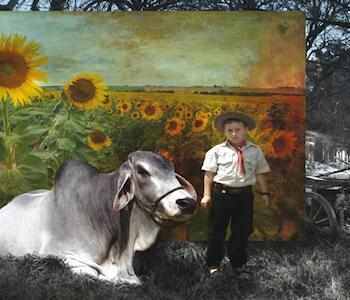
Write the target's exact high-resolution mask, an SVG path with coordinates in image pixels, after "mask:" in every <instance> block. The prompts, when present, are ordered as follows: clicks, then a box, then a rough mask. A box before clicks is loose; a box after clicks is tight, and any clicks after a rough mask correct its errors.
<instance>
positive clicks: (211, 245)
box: [201, 112, 270, 274]
mask: <svg viewBox="0 0 350 300" xmlns="http://www.w3.org/2000/svg"><path fill="white" fill-rule="evenodd" d="M215 126H216V127H217V128H218V129H219V130H221V131H223V132H224V134H225V136H226V141H225V142H224V143H222V144H219V145H216V146H214V147H213V148H211V149H210V150H209V151H207V152H206V154H205V159H204V162H203V166H202V170H204V171H206V172H205V175H204V196H203V198H202V200H201V205H202V207H205V208H206V207H209V206H210V210H209V222H208V223H209V226H208V249H207V257H206V262H207V265H208V269H209V273H210V274H212V273H214V272H218V271H220V263H221V261H222V259H223V257H224V242H225V235H226V228H227V226H228V223H229V221H230V219H231V237H230V240H229V241H228V256H229V258H230V262H231V266H232V269H233V272H234V273H235V274H240V273H243V272H246V273H247V272H248V271H247V270H246V268H245V264H246V262H247V259H248V256H247V245H248V237H249V235H250V234H251V233H252V231H253V200H254V195H253V192H252V185H253V184H255V182H256V181H257V182H258V183H259V185H260V188H261V195H262V200H263V201H264V205H265V207H267V206H268V204H269V197H270V193H269V192H268V190H267V185H266V181H265V176H264V175H263V173H267V172H269V171H270V167H269V165H268V164H267V162H266V160H265V157H264V154H263V153H262V151H261V149H260V148H259V147H258V146H257V145H255V144H253V143H251V142H249V141H247V140H246V134H247V132H248V131H249V130H251V129H253V128H255V126H256V124H255V121H254V120H253V119H251V118H250V117H248V116H246V115H244V114H242V113H239V112H226V113H223V114H221V115H219V116H218V117H217V118H216V119H215Z"/></svg>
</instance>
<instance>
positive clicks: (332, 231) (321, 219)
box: [305, 192, 337, 241]
mask: <svg viewBox="0 0 350 300" xmlns="http://www.w3.org/2000/svg"><path fill="white" fill-rule="evenodd" d="M305 200H306V223H307V225H308V226H309V227H310V229H311V230H312V231H313V232H315V233H319V234H321V235H323V236H326V237H327V238H329V239H330V240H332V241H334V240H335V239H336V237H337V217H336V215H335V212H334V209H333V207H332V206H331V205H330V204H329V202H328V201H327V200H326V199H325V198H324V197H323V196H321V195H320V194H318V193H315V192H306V194H305Z"/></svg>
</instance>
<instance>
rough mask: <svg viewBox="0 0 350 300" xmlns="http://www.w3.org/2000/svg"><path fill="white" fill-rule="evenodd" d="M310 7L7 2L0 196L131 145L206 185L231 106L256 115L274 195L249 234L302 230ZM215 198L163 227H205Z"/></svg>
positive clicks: (189, 232) (284, 235)
mask: <svg viewBox="0 0 350 300" xmlns="http://www.w3.org/2000/svg"><path fill="white" fill-rule="evenodd" d="M304 28H305V18H304V16H303V14H301V13H268V12H266V13H265V12H264V13H262V12H249V13H246V12H244V13H242V12H240V13H237V12H142V13H140V12H132V13H82V12H76V13H72V12H69V13H61V12H60V13H32V12H31V13H28V12H9V13H8V12H1V14H0V34H1V37H0V99H1V100H2V101H0V104H1V106H0V107H1V121H2V122H1V125H0V126H1V127H0V129H1V131H0V199H2V205H3V204H5V203H6V201H8V200H9V199H11V197H13V196H14V195H16V194H19V193H22V192H24V191H28V190H32V189H34V188H43V187H50V185H51V184H52V178H53V174H54V173H55V171H56V170H57V168H58V167H59V166H60V164H61V163H62V162H64V161H65V160H67V159H77V158H78V159H85V160H88V161H89V162H90V163H92V164H93V165H95V166H96V167H98V168H99V169H100V170H102V171H109V170H113V169H115V168H117V167H118V166H119V165H120V164H121V163H122V162H123V161H124V160H125V159H126V157H127V155H128V153H129V152H132V151H134V150H137V149H143V150H151V151H154V152H158V153H160V154H161V155H163V156H165V157H167V158H168V159H169V160H171V161H173V163H174V164H175V167H176V170H177V172H178V173H180V174H182V175H183V176H185V177H186V178H187V179H189V180H190V181H191V182H192V183H193V184H194V185H195V187H196V189H197V192H198V194H199V197H201V196H202V189H203V186H202V185H203V184H202V178H203V173H202V171H200V168H201V164H202V161H203V158H204V154H205V151H206V150H208V149H209V148H211V147H212V146H213V145H215V144H217V143H221V142H223V140H224V138H223V134H222V133H221V132H219V131H217V130H216V129H215V128H214V126H213V121H214V119H215V116H217V115H218V114H220V113H221V112H225V111H232V110H237V111H241V112H244V113H246V114H248V115H250V116H251V117H253V118H254V119H255V120H256V121H257V128H256V129H255V130H254V131H252V132H250V134H249V139H250V141H252V142H253V143H256V144H258V145H259V146H260V147H261V148H262V150H263V152H264V153H265V156H266V158H267V160H268V162H269V164H270V166H271V169H272V172H271V173H270V174H269V175H268V183H269V186H270V190H271V192H272V194H273V200H272V204H271V206H270V208H263V207H262V205H261V204H260V202H261V201H260V198H259V195H258V194H257V193H256V201H255V229H254V234H253V236H252V237H253V238H255V239H272V240H288V239H292V238H301V237H303V230H302V228H303V218H304V132H305V127H304V125H305V115H304V114H305V90H304V84H305V83H304V78H305V57H304V54H305V48H304V30H305V29H304ZM206 220H207V210H205V209H199V210H198V213H197V214H196V216H195V217H194V218H193V219H192V221H191V223H190V224H188V225H186V226H182V227H179V228H178V229H177V230H175V231H171V232H170V231H168V232H163V233H162V236H163V237H166V238H176V239H191V240H205V239H206V228H207V221H206Z"/></svg>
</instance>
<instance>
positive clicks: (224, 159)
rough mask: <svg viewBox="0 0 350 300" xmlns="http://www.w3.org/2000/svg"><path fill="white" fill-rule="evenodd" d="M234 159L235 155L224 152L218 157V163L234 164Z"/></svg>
mask: <svg viewBox="0 0 350 300" xmlns="http://www.w3.org/2000/svg"><path fill="white" fill-rule="evenodd" d="M232 161H233V155H232V154H230V153H224V154H223V155H220V156H219V157H218V164H219V165H228V164H232Z"/></svg>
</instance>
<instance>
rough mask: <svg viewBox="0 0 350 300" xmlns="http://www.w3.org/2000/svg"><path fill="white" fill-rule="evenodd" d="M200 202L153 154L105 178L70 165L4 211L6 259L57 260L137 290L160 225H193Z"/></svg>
mask: <svg viewBox="0 0 350 300" xmlns="http://www.w3.org/2000/svg"><path fill="white" fill-rule="evenodd" d="M196 200H197V195H196V192H195V190H194V188H193V186H192V185H191V184H190V183H189V182H188V181H187V180H186V179H184V178H183V177H181V176H179V175H178V174H176V173H175V170H174V166H173V165H172V164H171V163H170V162H169V161H168V160H166V159H165V158H163V157H162V156H160V155H157V154H154V153H152V152H146V151H136V152H133V153H131V154H130V155H129V156H128V160H127V161H126V162H124V163H123V164H122V165H121V167H120V168H119V169H118V170H116V171H114V172H111V173H106V174H101V173H99V172H98V171H97V170H96V169H95V168H94V167H92V166H90V165H89V164H87V163H86V162H82V161H70V162H67V163H65V164H64V165H63V166H62V167H61V168H60V169H59V170H58V172H57V174H56V176H55V182H54V186H53V188H52V189H51V190H37V191H33V192H30V193H26V194H22V195H19V196H17V197H15V198H14V199H13V200H12V201H11V202H10V203H9V204H7V205H6V206H4V207H3V208H2V209H0V255H7V254H9V253H11V254H13V255H16V256H22V255H25V254H27V253H30V254H36V255H39V256H45V255H55V256H58V257H61V258H64V259H65V260H66V262H67V263H68V265H69V266H70V267H71V268H72V270H73V271H76V272H79V273H83V274H84V273H85V274H90V275H94V276H97V277H99V278H102V279H106V280H110V281H114V282H128V283H132V284H138V283H140V281H139V279H138V278H137V276H136V275H135V272H134V269H133V266H132V260H133V256H134V253H135V251H142V250H145V249H147V248H149V247H150V246H151V245H152V244H153V243H154V241H155V239H156V237H157V234H158V231H159V229H160V228H161V226H176V225H177V224H180V223H182V222H185V221H187V220H188V219H189V218H190V217H191V216H192V215H193V214H194V212H195V208H196Z"/></svg>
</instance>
